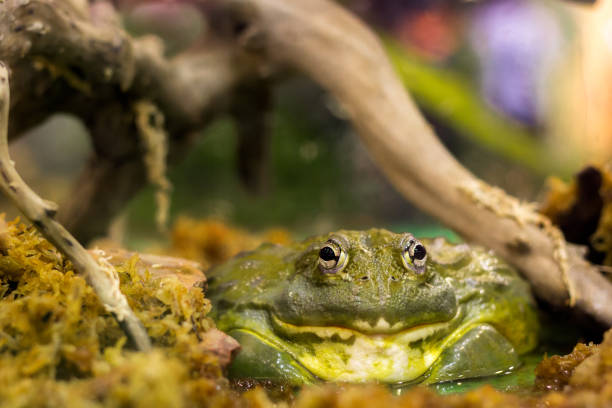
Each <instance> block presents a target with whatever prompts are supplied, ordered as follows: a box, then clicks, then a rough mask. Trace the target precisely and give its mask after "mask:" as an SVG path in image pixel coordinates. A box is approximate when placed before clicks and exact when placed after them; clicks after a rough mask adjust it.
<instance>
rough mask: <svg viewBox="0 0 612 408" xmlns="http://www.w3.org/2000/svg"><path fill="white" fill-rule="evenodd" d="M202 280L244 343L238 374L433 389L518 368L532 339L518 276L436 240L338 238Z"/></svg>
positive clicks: (232, 265)
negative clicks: (419, 384)
mask: <svg viewBox="0 0 612 408" xmlns="http://www.w3.org/2000/svg"><path fill="white" fill-rule="evenodd" d="M417 246H424V247H425V248H426V252H427V253H426V254H425V251H423V249H422V247H421V248H418V249H415V248H417ZM325 247H329V248H327V249H323V248H325ZM322 258H326V259H328V260H326V259H322ZM330 258H333V259H330ZM207 276H208V277H209V291H208V297H209V298H210V299H211V301H212V303H213V312H212V315H213V318H214V319H215V320H216V322H217V325H218V327H219V328H220V329H221V330H223V331H225V332H227V333H229V334H230V335H231V336H233V337H235V338H236V339H237V340H238V341H239V342H240V343H241V346H242V349H241V351H240V352H239V353H238V355H237V357H236V358H235V360H234V361H233V363H232V365H231V366H230V375H231V376H233V377H239V378H251V379H269V380H278V381H282V382H289V383H292V384H304V383H313V382H316V381H320V380H328V381H350V382H364V381H379V382H383V383H389V384H399V385H402V384H406V383H412V382H424V383H436V382H441V381H449V380H455V379H460V378H472V377H481V376H487V375H493V374H499V373H502V372H505V371H508V370H511V369H512V368H513V367H515V366H516V365H517V364H519V360H518V355H519V354H521V353H525V352H527V351H529V350H531V349H532V348H533V347H534V346H535V345H536V341H537V329H538V323H537V319H536V313H535V306H534V302H533V299H532V297H531V295H530V291H529V287H528V285H527V284H526V283H525V282H524V281H523V280H522V279H521V278H520V277H519V276H518V275H517V273H516V272H515V271H514V270H513V269H512V268H511V267H510V266H508V265H507V264H506V263H505V262H503V261H502V260H501V259H500V258H498V257H496V256H494V255H493V254H492V253H491V252H489V251H486V250H484V249H482V248H479V247H473V246H468V245H467V244H460V245H453V244H449V243H448V242H446V241H445V240H443V239H441V238H437V239H433V240H422V241H421V242H419V241H418V240H415V239H414V237H412V235H410V234H395V233H392V232H389V231H386V230H381V229H372V230H369V231H338V232H336V233H331V234H328V235H324V236H319V237H315V238H311V239H308V240H306V241H304V242H302V243H298V244H294V245H291V246H280V245H273V244H264V245H262V246H261V247H259V248H258V249H256V250H254V251H252V252H249V253H245V254H242V255H239V256H238V257H236V258H234V259H232V260H230V261H229V262H227V263H225V264H223V265H221V266H219V267H216V268H214V269H213V270H211V271H209V272H208V273H207Z"/></svg>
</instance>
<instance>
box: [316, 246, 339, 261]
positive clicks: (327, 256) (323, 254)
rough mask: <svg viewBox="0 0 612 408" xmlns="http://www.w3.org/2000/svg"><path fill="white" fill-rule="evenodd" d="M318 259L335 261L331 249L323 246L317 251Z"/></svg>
mask: <svg viewBox="0 0 612 408" xmlns="http://www.w3.org/2000/svg"><path fill="white" fill-rule="evenodd" d="M319 257H320V258H321V259H322V260H324V261H331V260H333V259H336V254H335V252H334V250H333V249H332V248H331V247H328V246H325V247H323V248H321V251H319Z"/></svg>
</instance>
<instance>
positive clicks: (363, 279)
mask: <svg viewBox="0 0 612 408" xmlns="http://www.w3.org/2000/svg"><path fill="white" fill-rule="evenodd" d="M360 279H361V280H362V281H364V282H365V281H367V280H370V278H369V277H368V275H363V276H362V277H361V278H360Z"/></svg>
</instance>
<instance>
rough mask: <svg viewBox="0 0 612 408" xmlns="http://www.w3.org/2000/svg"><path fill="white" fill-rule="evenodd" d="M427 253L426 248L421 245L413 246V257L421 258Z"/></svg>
mask: <svg viewBox="0 0 612 408" xmlns="http://www.w3.org/2000/svg"><path fill="white" fill-rule="evenodd" d="M425 255H427V250H426V249H425V247H424V246H423V245H417V246H415V247H414V259H417V260H419V261H420V260H422V259H423V258H425Z"/></svg>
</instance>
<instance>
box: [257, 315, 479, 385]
mask: <svg viewBox="0 0 612 408" xmlns="http://www.w3.org/2000/svg"><path fill="white" fill-rule="evenodd" d="M464 318H465V314H464V311H463V308H462V307H459V308H458V310H457V313H456V315H455V316H454V317H453V318H452V319H450V320H448V321H446V322H441V323H431V324H422V325H419V326H414V327H411V328H408V329H404V330H400V331H398V332H396V333H391V334H390V333H380V334H371V333H363V332H360V331H357V330H353V329H347V328H343V327H331V326H295V325H293V324H290V323H286V322H283V321H282V320H280V319H279V318H278V317H276V316H274V315H273V314H270V323H271V326H272V327H271V329H272V330H273V332H274V333H275V335H274V336H270V337H268V336H266V335H265V334H264V333H259V336H260V337H264V338H266V337H267V338H266V339H265V340H264V341H265V342H269V343H270V344H274V345H275V347H276V348H278V349H282V350H284V351H286V352H288V353H289V354H291V355H292V356H293V357H294V358H295V359H296V360H297V361H298V362H299V363H300V365H302V366H303V367H305V368H306V369H307V370H308V371H310V372H311V373H313V374H314V375H315V376H317V377H319V378H321V379H324V380H335V381H350V382H364V381H381V382H385V383H401V382H407V381H412V380H415V379H416V378H419V377H420V376H422V375H424V374H425V373H426V372H427V371H428V370H429V369H430V368H431V366H432V365H433V364H434V363H435V361H436V360H437V359H438V358H439V357H440V355H441V353H442V352H443V351H444V349H446V348H447V347H448V346H449V344H452V343H454V342H455V341H456V340H457V339H458V338H459V337H461V336H462V335H463V334H464V333H465V331H466V330H467V326H466V323H467V324H468V325H471V324H470V323H468V322H465V321H464ZM313 335H315V336H316V337H317V338H319V340H318V341H312V337H311V336H313ZM277 336H278V337H277ZM309 339H310V340H309Z"/></svg>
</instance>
